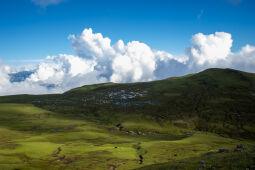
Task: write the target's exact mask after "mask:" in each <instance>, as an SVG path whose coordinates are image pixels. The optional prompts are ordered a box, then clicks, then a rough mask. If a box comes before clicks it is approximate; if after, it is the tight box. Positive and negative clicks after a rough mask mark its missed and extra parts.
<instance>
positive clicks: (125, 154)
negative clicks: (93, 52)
mask: <svg viewBox="0 0 255 170" xmlns="http://www.w3.org/2000/svg"><path fill="white" fill-rule="evenodd" d="M254 121H255V74H252V73H246V72H241V71H237V70H232V69H208V70H205V71H203V72H200V73H197V74H191V75H187V76H183V77H174V78H168V79H165V80H160V81H153V82H142V83H129V84H115V83H105V84H96V85H89V86H83V87H80V88H76V89H72V90H70V91H68V92H66V93H64V94H55V95H15V96H3V97H0V148H1V149H0V169H112V170H113V169H196V168H202V169H210V168H211V169H213V168H219V169H245V168H247V167H251V168H252V166H253V165H255V160H254V156H255V142H254V139H255V122H254ZM240 144H241V145H240ZM237 145H238V147H237ZM219 149H220V150H219Z"/></svg>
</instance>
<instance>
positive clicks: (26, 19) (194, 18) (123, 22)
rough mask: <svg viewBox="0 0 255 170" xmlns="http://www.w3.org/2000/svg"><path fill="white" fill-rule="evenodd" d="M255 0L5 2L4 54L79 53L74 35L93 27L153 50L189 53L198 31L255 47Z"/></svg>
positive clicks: (0, 27)
mask: <svg viewBox="0 0 255 170" xmlns="http://www.w3.org/2000/svg"><path fill="white" fill-rule="evenodd" d="M254 9H255V1H254V0H242V1H241V0H192V1H191V0H128V1H126V0H107V1H106V0H93V1H92V0H66V1H65V2H61V3H58V4H54V5H48V6H40V5H38V4H35V3H34V2H32V1H30V0H1V1H0V21H1V22H0V37H1V39H0V58H1V60H2V61H3V62H4V63H6V64H10V65H13V64H20V63H22V64H24V63H33V62H36V61H37V60H38V59H43V58H45V56H47V55H57V54H59V53H65V54H75V52H74V51H73V50H72V45H71V41H70V40H68V35H69V34H76V35H77V34H79V33H81V32H82V30H83V29H85V28H92V29H93V31H94V32H100V33H102V34H103V35H104V36H106V37H109V38H111V40H112V42H113V43H114V42H116V41H117V40H119V39H122V40H123V41H124V42H129V41H132V40H138V41H140V42H144V43H146V44H148V45H149V46H150V47H151V48H153V49H158V50H164V51H167V52H170V53H172V54H175V55H180V54H183V53H184V49H185V47H187V46H189V44H190V39H191V37H192V35H194V34H196V33H200V32H201V33H203V34H211V33H214V32H216V31H223V32H227V33H230V34H232V38H233V40H234V43H233V47H232V51H237V50H240V48H241V47H242V46H244V45H246V44H250V45H255V32H254V30H255V10H254Z"/></svg>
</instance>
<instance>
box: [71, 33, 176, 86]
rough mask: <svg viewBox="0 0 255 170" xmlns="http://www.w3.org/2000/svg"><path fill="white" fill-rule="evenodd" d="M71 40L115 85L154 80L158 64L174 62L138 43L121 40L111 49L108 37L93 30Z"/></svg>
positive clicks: (84, 56) (79, 54)
mask: <svg viewBox="0 0 255 170" xmlns="http://www.w3.org/2000/svg"><path fill="white" fill-rule="evenodd" d="M70 38H71V39H72V46H73V49H74V50H75V51H76V53H77V54H78V56H79V57H81V58H84V59H89V60H93V61H95V63H96V65H95V70H97V71H99V72H101V73H102V75H101V76H103V77H105V78H106V79H107V80H109V81H112V82H136V81H150V80H154V79H155V76H154V72H155V70H156V69H157V62H158V61H162V62H166V61H168V60H175V58H174V57H173V55H171V54H169V53H167V52H164V51H158V50H152V49H151V48H150V47H149V46H148V45H146V44H144V43H141V42H139V41H132V42H129V43H127V44H125V43H124V42H123V41H122V40H119V41H118V42H116V43H115V44H113V45H112V44H111V40H110V39H109V38H108V37H103V35H102V34H100V33H93V31H92V29H85V30H84V31H83V32H82V33H81V34H80V35H78V36H77V37H76V36H74V35H71V36H70ZM180 62H181V60H180Z"/></svg>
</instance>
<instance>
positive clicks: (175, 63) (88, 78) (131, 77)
mask: <svg viewBox="0 0 255 170" xmlns="http://www.w3.org/2000/svg"><path fill="white" fill-rule="evenodd" d="M69 39H70V40H71V41H72V47H73V49H74V51H75V52H76V55H75V56H74V55H68V54H59V55H58V56H47V57H46V58H45V59H44V60H43V61H42V62H41V63H40V64H38V65H37V66H35V68H34V70H33V73H32V74H31V75H30V76H29V77H27V78H26V79H25V80H24V81H22V82H10V73H11V70H12V69H11V68H10V67H8V66H6V65H3V64H0V77H1V80H2V81H1V82H0V95H11V94H27V93H28V94H44V93H61V92H64V91H67V90H69V89H71V88H75V87H78V86H82V85H87V84H95V83H103V82H116V83H126V82H139V81H151V80H156V79H162V78H166V77H170V76H180V75H184V74H188V73H194V72H198V71H201V70H203V69H206V68H211V67H219V68H226V67H228V68H234V69H240V70H243V71H249V72H255V46H251V45H246V46H245V47H243V48H241V50H240V51H239V52H235V53H234V52H232V51H231V47H232V44H233V40H232V36H231V34H229V33H225V32H216V33H214V34H210V35H204V34H202V33H198V34H195V35H193V36H192V38H191V46H190V47H187V48H186V49H185V53H184V54H183V55H181V56H175V55H172V54H170V53H168V52H165V51H160V50H155V49H152V48H151V47H149V46H148V45H146V44H145V43H141V42H139V41H132V42H128V43H127V44H125V43H124V42H123V41H122V40H119V41H117V42H116V43H113V44H112V42H111V39H110V38H107V37H103V35H102V34H101V33H93V31H92V29H85V30H84V31H83V32H82V33H81V34H79V35H77V36H75V35H70V36H69Z"/></svg>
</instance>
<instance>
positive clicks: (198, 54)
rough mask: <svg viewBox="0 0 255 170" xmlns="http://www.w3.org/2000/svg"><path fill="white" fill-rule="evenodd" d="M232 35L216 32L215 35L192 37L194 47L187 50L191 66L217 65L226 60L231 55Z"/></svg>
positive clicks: (200, 34)
mask: <svg viewBox="0 0 255 170" xmlns="http://www.w3.org/2000/svg"><path fill="white" fill-rule="evenodd" d="M232 42H233V40H232V38H231V34H228V33H225V32H216V33H215V34H210V35H204V34H202V33H199V34H196V35H194V36H193V37H192V39H191V43H192V46H191V47H190V48H187V51H186V52H187V55H188V56H189V58H190V60H191V61H192V63H191V64H197V65H215V64H216V63H218V62H219V61H221V60H226V58H227V57H228V55H229V54H230V53H231V47H232Z"/></svg>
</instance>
